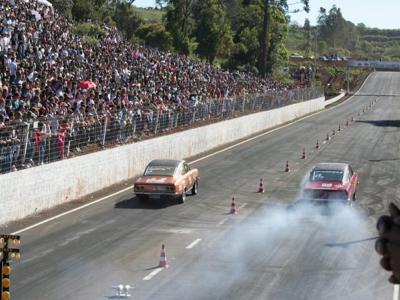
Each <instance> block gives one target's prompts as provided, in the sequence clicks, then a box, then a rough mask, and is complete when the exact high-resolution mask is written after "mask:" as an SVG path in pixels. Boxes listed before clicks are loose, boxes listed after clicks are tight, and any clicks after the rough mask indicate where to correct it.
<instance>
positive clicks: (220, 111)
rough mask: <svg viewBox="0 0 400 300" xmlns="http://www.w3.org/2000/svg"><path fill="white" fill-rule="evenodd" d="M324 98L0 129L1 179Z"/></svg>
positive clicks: (273, 96)
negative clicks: (134, 143) (30, 169)
mask: <svg viewBox="0 0 400 300" xmlns="http://www.w3.org/2000/svg"><path fill="white" fill-rule="evenodd" d="M321 96H323V91H322V89H320V88H313V89H310V88H301V89H294V90H289V91H282V92H271V93H267V94H263V95H254V94H253V95H246V96H240V97H234V98H225V99H215V100H207V101H204V102H198V101H193V102H192V103H190V104H189V105H188V106H182V105H175V107H173V108H168V109H167V108H162V107H158V108H157V107H149V108H143V107H141V108H137V107H134V106H132V107H124V108H122V109H120V110H117V111H113V112H109V111H107V112H105V113H104V114H102V113H100V112H96V111H94V112H92V113H86V114H84V113H81V112H79V111H77V112H75V113H74V114H73V115H70V116H68V117H66V116H57V117H54V116H52V117H51V116H48V117H47V118H45V119H42V120H35V121H31V122H22V121H19V122H14V123H12V124H7V126H6V127H5V128H0V173H7V172H12V171H17V170H19V169H24V168H30V167H33V166H37V165H42V164H46V163H51V162H54V161H57V160H62V159H65V158H69V157H74V156H76V155H82V154H86V153H91V152H94V151H98V150H101V149H104V148H108V147H115V146H117V145H122V144H127V143H132V142H137V141H140V140H142V139H147V138H151V137H155V136H159V135H163V134H169V133H173V132H176V131H180V130H186V129H189V128H192V127H195V126H201V125H205V124H210V123H213V122H217V121H220V120H225V119H231V118H234V117H238V116H241V115H244V114H249V113H255V112H259V111H265V110H271V109H274V108H279V107H283V106H286V105H290V104H293V103H297V102H303V101H307V100H311V99H315V98H318V97H321Z"/></svg>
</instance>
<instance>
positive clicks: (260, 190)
mask: <svg viewBox="0 0 400 300" xmlns="http://www.w3.org/2000/svg"><path fill="white" fill-rule="evenodd" d="M258 192H259V193H264V182H263V180H262V178H261V179H260V187H259V188H258Z"/></svg>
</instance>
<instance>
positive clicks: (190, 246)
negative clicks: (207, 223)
mask: <svg viewBox="0 0 400 300" xmlns="http://www.w3.org/2000/svg"><path fill="white" fill-rule="evenodd" d="M200 241H201V239H197V240H195V241H194V242H193V243H191V244H189V245H187V246H186V249H192V248H193V247H194V246H196V245H197V244H198V243H200Z"/></svg>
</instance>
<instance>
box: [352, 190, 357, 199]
mask: <svg viewBox="0 0 400 300" xmlns="http://www.w3.org/2000/svg"><path fill="white" fill-rule="evenodd" d="M351 200H353V201H356V200H357V193H356V192H354V194H353V198H352V199H351Z"/></svg>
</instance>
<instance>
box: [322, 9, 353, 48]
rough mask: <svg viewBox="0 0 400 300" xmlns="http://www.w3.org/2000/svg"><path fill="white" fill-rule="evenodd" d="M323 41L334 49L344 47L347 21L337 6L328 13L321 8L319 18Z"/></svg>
mask: <svg viewBox="0 0 400 300" xmlns="http://www.w3.org/2000/svg"><path fill="white" fill-rule="evenodd" d="M318 25H319V26H320V35H321V39H322V40H324V41H326V42H327V43H328V44H330V45H331V47H332V48H333V49H336V48H338V47H340V46H343V44H344V39H343V36H344V35H345V34H346V20H345V19H344V18H343V16H342V12H341V10H340V8H337V7H336V6H335V5H334V6H332V8H331V9H330V10H329V13H328V14H327V13H326V9H325V8H323V7H321V8H320V15H319V17H318Z"/></svg>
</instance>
